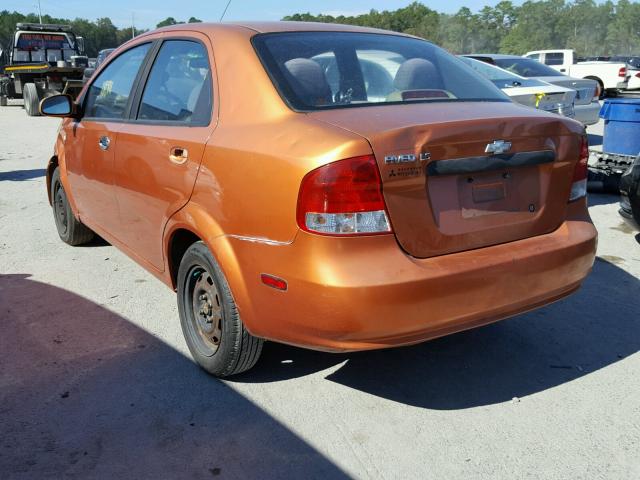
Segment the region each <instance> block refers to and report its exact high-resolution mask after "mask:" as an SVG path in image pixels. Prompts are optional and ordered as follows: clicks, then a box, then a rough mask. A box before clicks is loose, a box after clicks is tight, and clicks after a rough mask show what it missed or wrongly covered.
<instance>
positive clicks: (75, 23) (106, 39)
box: [0, 10, 202, 57]
mask: <svg viewBox="0 0 640 480" xmlns="http://www.w3.org/2000/svg"><path fill="white" fill-rule="evenodd" d="M201 21H202V20H199V19H198V18H196V17H191V18H189V20H187V21H186V23H195V22H201ZM17 23H39V17H38V15H37V14H35V13H28V14H22V13H19V12H9V11H8V10H2V11H0V49H2V50H4V51H8V50H9V48H10V44H11V39H12V38H13V32H15V29H16V24H17ZM42 23H54V24H62V25H70V26H71V28H72V29H73V32H74V33H75V34H76V35H77V36H80V37H83V38H84V39H85V41H84V42H85V50H86V51H85V54H86V55H87V56H89V57H95V56H97V55H98V52H99V51H100V50H103V49H105V48H114V47H117V46H119V45H121V44H123V43H124V42H126V41H127V40H129V39H130V38H131V37H132V36H133V35H140V34H141V33H144V32H146V31H147V30H142V29H138V28H135V29H133V28H132V27H124V28H118V27H116V26H115V25H114V24H113V22H112V21H111V19H110V18H108V17H103V18H98V19H97V20H94V21H91V20H87V19H84V18H76V19H74V20H71V19H68V18H56V17H52V16H50V15H43V16H42ZM178 23H185V22H183V21H180V20H176V19H175V18H173V17H168V18H166V19H165V20H163V21H162V22H160V23H158V24H157V25H156V27H157V28H160V27H165V26H167V25H175V24H178Z"/></svg>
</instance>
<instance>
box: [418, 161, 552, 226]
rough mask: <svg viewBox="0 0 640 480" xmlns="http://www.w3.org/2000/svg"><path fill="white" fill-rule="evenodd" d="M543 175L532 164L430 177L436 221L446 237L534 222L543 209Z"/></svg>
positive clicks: (429, 185) (429, 182)
mask: <svg viewBox="0 0 640 480" xmlns="http://www.w3.org/2000/svg"><path fill="white" fill-rule="evenodd" d="M541 175H543V173H542V171H541V169H540V168H539V167H538V166H536V165H530V166H522V167H518V168H505V169H501V170H495V171H488V172H470V173H461V174H453V175H439V176H435V177H429V178H428V180H427V188H428V193H429V198H430V202H431V207H432V212H433V215H434V221H435V223H436V225H437V226H438V229H439V230H440V231H441V232H442V233H443V234H446V235H459V234H464V233H472V232H478V231H483V230H487V229H491V228H497V229H500V228H502V227H505V226H508V225H513V224H517V223H523V222H532V221H534V220H535V219H536V217H537V215H538V214H539V211H540V207H541V196H542V187H541Z"/></svg>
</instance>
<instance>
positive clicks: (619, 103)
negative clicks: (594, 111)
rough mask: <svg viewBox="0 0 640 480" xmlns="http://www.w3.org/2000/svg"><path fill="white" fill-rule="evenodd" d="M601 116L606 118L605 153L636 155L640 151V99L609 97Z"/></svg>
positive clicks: (601, 110) (603, 146)
mask: <svg viewBox="0 0 640 480" xmlns="http://www.w3.org/2000/svg"><path fill="white" fill-rule="evenodd" d="M600 118H604V138H603V141H602V151H603V152H604V153H617V154H619V155H633V156H634V157H635V156H636V155H638V154H639V153H640V99H635V98H608V99H606V100H605V101H604V105H602V108H601V109H600Z"/></svg>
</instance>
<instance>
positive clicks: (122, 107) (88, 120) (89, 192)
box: [65, 43, 151, 238]
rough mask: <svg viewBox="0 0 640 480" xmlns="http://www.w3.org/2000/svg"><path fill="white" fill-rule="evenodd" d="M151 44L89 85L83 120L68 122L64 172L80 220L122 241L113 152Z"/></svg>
mask: <svg viewBox="0 0 640 480" xmlns="http://www.w3.org/2000/svg"><path fill="white" fill-rule="evenodd" d="M150 48H151V43H144V44H141V45H137V46H135V47H133V48H130V49H129V50H127V51H125V52H123V53H122V54H120V55H119V56H118V57H117V58H115V59H114V60H113V61H112V62H111V63H110V64H109V65H107V66H106V68H105V69H104V70H102V72H100V74H99V76H98V77H97V78H96V79H95V80H94V81H93V82H92V83H91V85H90V86H89V88H88V90H87V93H86V95H85V98H84V102H83V103H84V106H83V110H84V115H83V117H82V119H80V120H79V121H76V122H70V123H69V124H67V131H66V132H65V133H66V135H67V139H68V141H67V143H68V145H69V146H70V147H71V148H70V149H69V152H68V154H67V155H66V157H65V159H66V171H67V177H68V180H69V184H70V186H71V192H72V195H73V199H74V201H75V203H76V205H77V207H78V210H79V212H80V216H81V218H82V219H83V221H85V222H86V223H88V224H89V225H91V226H94V227H98V228H100V229H102V230H105V231H106V232H107V233H110V234H111V235H113V236H115V237H116V238H119V232H118V228H117V227H118V224H119V216H118V209H117V205H116V198H115V193H114V189H113V187H114V152H115V143H116V139H117V136H118V132H119V131H120V130H121V128H122V126H123V122H124V121H125V120H126V117H127V115H128V111H129V109H130V105H131V100H132V95H131V94H132V88H133V85H134V83H135V80H136V77H137V76H138V75H139V73H140V70H141V66H142V65H143V62H144V60H145V58H146V55H147V54H148V53H149V50H150Z"/></svg>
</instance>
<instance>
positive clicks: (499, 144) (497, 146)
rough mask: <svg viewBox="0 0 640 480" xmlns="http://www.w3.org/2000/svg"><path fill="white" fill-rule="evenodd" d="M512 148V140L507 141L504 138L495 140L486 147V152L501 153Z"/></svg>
mask: <svg viewBox="0 0 640 480" xmlns="http://www.w3.org/2000/svg"><path fill="white" fill-rule="evenodd" d="M509 150H511V142H505V141H504V140H494V141H493V143H490V144H488V145H487V147H486V148H485V149H484V151H485V153H492V154H495V155H499V154H501V153H506V152H508V151H509Z"/></svg>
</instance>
